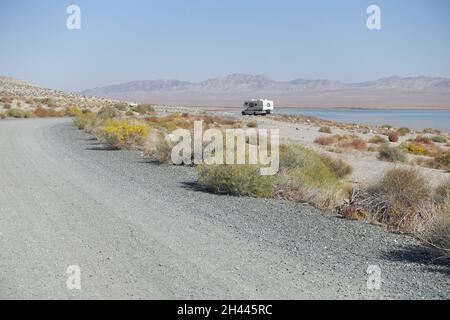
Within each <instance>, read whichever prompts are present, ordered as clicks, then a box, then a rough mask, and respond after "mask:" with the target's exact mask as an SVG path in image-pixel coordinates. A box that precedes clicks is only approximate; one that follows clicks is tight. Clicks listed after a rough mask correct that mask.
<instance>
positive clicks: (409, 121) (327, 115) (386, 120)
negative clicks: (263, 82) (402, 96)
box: [275, 108, 450, 133]
mask: <svg viewBox="0 0 450 320" xmlns="http://www.w3.org/2000/svg"><path fill="white" fill-rule="evenodd" d="M275 114H288V115H306V116H312V117H316V118H320V119H325V120H332V121H339V122H344V123H356V124H368V125H383V124H389V125H392V126H394V127H407V128H411V129H416V130H421V129H424V128H433V129H439V130H441V131H445V132H448V133H450V110H431V111H430V110H375V109H297V108H276V109H275Z"/></svg>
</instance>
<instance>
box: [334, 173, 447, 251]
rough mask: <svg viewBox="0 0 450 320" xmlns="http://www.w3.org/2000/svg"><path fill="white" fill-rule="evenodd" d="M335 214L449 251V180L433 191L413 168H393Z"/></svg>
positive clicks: (355, 195) (356, 194) (359, 190)
mask: <svg viewBox="0 0 450 320" xmlns="http://www.w3.org/2000/svg"><path fill="white" fill-rule="evenodd" d="M339 212H340V213H341V214H342V216H343V217H345V218H348V219H364V220H368V221H370V222H373V223H379V224H382V225H386V226H388V227H389V228H390V229H393V230H395V231H401V232H406V233H409V234H411V235H414V236H416V237H417V238H419V239H421V240H423V241H425V242H427V243H429V244H432V245H433V246H435V247H437V248H439V249H441V250H442V252H443V253H445V254H446V255H448V254H449V252H450V251H449V250H450V180H447V181H445V182H443V183H442V184H441V185H439V186H438V187H437V188H436V189H435V190H434V191H433V189H432V188H431V187H430V186H429V184H428V183H427V180H426V178H425V177H423V176H422V175H421V174H419V173H418V172H416V171H414V169H400V168H393V169H390V170H389V171H387V172H386V173H385V174H384V176H383V177H382V178H381V179H380V180H379V181H377V182H376V183H374V184H373V185H372V186H369V187H367V188H364V189H357V190H354V192H353V195H352V197H351V199H350V201H349V202H348V203H346V204H344V205H343V206H340V207H339Z"/></svg>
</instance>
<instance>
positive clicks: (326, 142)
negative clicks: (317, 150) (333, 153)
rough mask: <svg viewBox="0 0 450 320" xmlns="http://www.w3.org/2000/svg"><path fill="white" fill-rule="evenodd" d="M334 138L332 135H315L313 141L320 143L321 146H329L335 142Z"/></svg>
mask: <svg viewBox="0 0 450 320" xmlns="http://www.w3.org/2000/svg"><path fill="white" fill-rule="evenodd" d="M335 141H336V140H335V138H334V137H326V136H323V137H317V138H316V139H314V143H317V144H320V145H321V146H329V145H332V144H333V143H334V142H335Z"/></svg>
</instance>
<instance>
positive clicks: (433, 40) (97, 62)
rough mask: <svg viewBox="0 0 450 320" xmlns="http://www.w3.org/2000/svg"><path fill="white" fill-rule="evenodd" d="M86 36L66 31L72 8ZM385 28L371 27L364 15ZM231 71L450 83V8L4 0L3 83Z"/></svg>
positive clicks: (328, 2) (63, 85)
mask: <svg viewBox="0 0 450 320" xmlns="http://www.w3.org/2000/svg"><path fill="white" fill-rule="evenodd" d="M71 4H76V5H78V6H80V8H81V30H72V31H71V30H68V29H67V28H66V19H67V17H68V14H67V13H66V8H67V6H69V5H71ZM371 4H376V5H378V6H380V8H381V19H382V20H381V21H382V29H381V30H379V31H370V30H368V29H367V27H366V19H367V17H368V14H367V13H366V9H367V7H368V6H369V5H371ZM234 72H240V73H254V74H264V75H267V76H269V77H272V78H274V79H277V80H291V79H295V78H306V79H319V78H320V79H321V78H324V79H331V80H340V81H345V82H353V81H361V80H373V79H376V78H381V77H385V76H390V75H400V76H417V75H431V76H447V77H449V76H450V1H448V0H386V1H381V0H371V1H366V0H309V1H300V0H270V1H268V0H158V1H152V0H147V1H145V0H142V1H141V0H127V1H121V0H71V1H61V0H59V1H55V0H41V1H38V0H36V1H30V0H0V74H1V75H7V76H11V77H15V78H19V79H22V80H27V81H30V82H33V83H37V84H40V85H42V86H47V87H52V88H57V89H64V90H79V89H85V88H90V87H95V86H103V85H108V84H113V83H120V82H126V81H131V80H142V79H180V80H190V81H196V80H204V79H207V78H212V77H217V76H223V75H227V74H230V73H234Z"/></svg>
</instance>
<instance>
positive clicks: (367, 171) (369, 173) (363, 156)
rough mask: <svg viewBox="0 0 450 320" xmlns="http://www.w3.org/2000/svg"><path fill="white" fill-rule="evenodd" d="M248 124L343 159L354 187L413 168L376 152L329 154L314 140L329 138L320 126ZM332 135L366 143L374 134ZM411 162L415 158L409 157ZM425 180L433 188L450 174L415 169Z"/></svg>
mask: <svg viewBox="0 0 450 320" xmlns="http://www.w3.org/2000/svg"><path fill="white" fill-rule="evenodd" d="M246 119H247V120H251V121H255V120H256V121H257V122H258V127H259V128H267V129H272V128H277V129H279V130H280V139H281V140H282V141H284V142H294V143H300V144H302V145H304V146H307V147H309V148H311V149H313V150H315V151H318V152H321V153H325V154H327V155H329V156H331V157H333V158H340V159H342V160H344V161H346V162H347V163H349V164H350V165H351V166H352V167H353V173H352V175H351V177H350V180H351V181H352V182H354V183H359V184H369V183H371V182H373V181H374V180H376V179H377V178H378V177H380V176H381V174H382V172H384V171H385V170H387V169H389V168H392V167H406V168H410V167H412V165H410V164H400V163H390V162H385V161H380V160H378V159H377V153H376V152H369V151H357V150H353V149H348V150H345V151H344V152H343V153H334V152H328V151H327V150H325V149H326V148H325V147H323V146H320V145H318V144H315V143H314V139H316V138H317V137H321V136H326V135H327V134H326V133H321V132H319V128H320V127H319V126H317V125H314V124H307V123H287V122H281V121H275V120H271V119H266V118H262V117H259V118H258V117H246ZM332 132H333V134H339V135H344V134H349V133H351V134H355V135H357V136H359V137H361V138H362V139H364V140H366V141H367V140H369V139H370V138H371V137H372V136H374V134H372V133H367V134H358V133H353V132H348V131H346V130H343V129H339V128H332ZM410 138H415V135H414V134H410V135H407V136H404V137H400V139H399V142H397V143H391V145H392V146H394V145H399V144H400V143H401V142H403V141H406V140H408V139H410ZM408 157H409V159H412V158H414V156H411V155H408ZM414 168H416V169H417V170H418V171H419V172H421V173H422V174H423V175H424V176H426V177H427V178H429V182H430V184H431V185H437V184H439V183H440V182H441V181H443V180H445V179H448V178H450V173H446V172H444V171H442V170H436V169H430V168H424V167H420V166H414Z"/></svg>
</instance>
